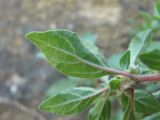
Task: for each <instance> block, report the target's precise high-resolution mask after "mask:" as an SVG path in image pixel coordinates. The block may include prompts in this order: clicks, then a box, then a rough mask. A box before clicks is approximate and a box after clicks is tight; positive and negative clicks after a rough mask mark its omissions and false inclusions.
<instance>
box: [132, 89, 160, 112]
mask: <svg viewBox="0 0 160 120" xmlns="http://www.w3.org/2000/svg"><path fill="white" fill-rule="evenodd" d="M135 107H136V111H137V112H139V113H144V114H153V113H156V112H159V111H160V103H159V102H158V100H156V99H155V98H154V96H152V95H149V94H148V93H146V92H144V91H140V90H137V91H135Z"/></svg>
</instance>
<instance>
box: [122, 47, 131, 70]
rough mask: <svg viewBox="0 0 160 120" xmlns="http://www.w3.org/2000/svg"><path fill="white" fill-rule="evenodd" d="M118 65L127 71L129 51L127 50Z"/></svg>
mask: <svg viewBox="0 0 160 120" xmlns="http://www.w3.org/2000/svg"><path fill="white" fill-rule="evenodd" d="M120 65H121V67H122V68H123V69H124V70H127V69H128V68H129V66H130V51H129V50H127V51H126V52H125V53H124V54H123V56H122V58H121V60H120Z"/></svg>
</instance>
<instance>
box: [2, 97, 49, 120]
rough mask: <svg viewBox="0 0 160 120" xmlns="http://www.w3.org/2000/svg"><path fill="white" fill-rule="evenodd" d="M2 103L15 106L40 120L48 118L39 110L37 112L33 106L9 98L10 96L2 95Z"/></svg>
mask: <svg viewBox="0 0 160 120" xmlns="http://www.w3.org/2000/svg"><path fill="white" fill-rule="evenodd" d="M0 103H2V104H8V105H11V106H14V107H16V108H17V109H19V110H21V111H23V112H25V113H28V114H30V115H32V116H34V117H36V118H37V119H38V120H46V118H45V117H43V116H42V115H41V114H40V113H39V112H37V111H35V110H33V109H31V108H28V107H26V106H24V105H22V104H20V103H19V102H17V101H12V100H9V99H8V98H3V97H0Z"/></svg>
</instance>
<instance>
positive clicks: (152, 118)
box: [143, 112, 160, 120]
mask: <svg viewBox="0 0 160 120" xmlns="http://www.w3.org/2000/svg"><path fill="white" fill-rule="evenodd" d="M159 118H160V112H157V113H155V114H152V115H150V116H147V117H145V118H144V119H143V120H159Z"/></svg>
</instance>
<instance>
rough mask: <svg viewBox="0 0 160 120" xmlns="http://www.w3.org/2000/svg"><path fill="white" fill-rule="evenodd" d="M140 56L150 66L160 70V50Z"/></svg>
mask: <svg viewBox="0 0 160 120" xmlns="http://www.w3.org/2000/svg"><path fill="white" fill-rule="evenodd" d="M139 58H140V59H141V61H142V62H143V63H144V64H145V65H147V66H148V67H149V68H151V69H154V70H160V50H158V49H157V50H153V51H151V52H148V53H143V54H141V55H140V56H139Z"/></svg>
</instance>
